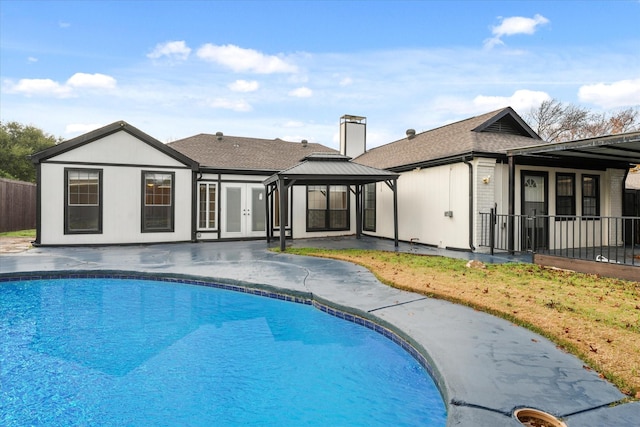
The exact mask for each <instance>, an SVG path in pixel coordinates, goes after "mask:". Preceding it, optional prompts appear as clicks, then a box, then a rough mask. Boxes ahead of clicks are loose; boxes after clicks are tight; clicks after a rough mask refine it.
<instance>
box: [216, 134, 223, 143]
mask: <svg viewBox="0 0 640 427" xmlns="http://www.w3.org/2000/svg"><path fill="white" fill-rule="evenodd" d="M216 138H218V141H222V132H216Z"/></svg>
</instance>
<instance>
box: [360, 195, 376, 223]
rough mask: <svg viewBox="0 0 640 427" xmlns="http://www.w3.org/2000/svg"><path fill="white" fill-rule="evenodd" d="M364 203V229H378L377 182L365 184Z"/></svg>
mask: <svg viewBox="0 0 640 427" xmlns="http://www.w3.org/2000/svg"><path fill="white" fill-rule="evenodd" d="M363 193H364V194H363V203H362V205H363V206H362V207H363V209H362V229H363V230H365V231H376V184H375V183H371V184H365V186H364V191H363Z"/></svg>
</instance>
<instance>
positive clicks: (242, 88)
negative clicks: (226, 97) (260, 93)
mask: <svg viewBox="0 0 640 427" xmlns="http://www.w3.org/2000/svg"><path fill="white" fill-rule="evenodd" d="M259 87H260V84H259V83H258V82H257V81H255V80H251V81H247V80H236V81H235V82H233V83H231V84H229V89H231V90H232V91H234V92H254V91H256V90H258V88H259Z"/></svg>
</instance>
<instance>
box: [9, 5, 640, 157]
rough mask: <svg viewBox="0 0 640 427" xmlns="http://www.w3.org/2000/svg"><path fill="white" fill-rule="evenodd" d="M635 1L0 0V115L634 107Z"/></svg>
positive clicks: (423, 113) (311, 134)
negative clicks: (550, 103) (555, 103)
mask: <svg viewBox="0 0 640 427" xmlns="http://www.w3.org/2000/svg"><path fill="white" fill-rule="evenodd" d="M638 22H640V0H625V1H622V0H620V1H615V0H608V1H597V0H593V1H479V0H478V1H474V0H468V1H420V0H414V1H375V0H373V1H337V0H336V1H328V0H324V1H257V0H256V1H188V0H186V1H168V0H167V1H117V0H112V1H88V0H87V1H80V0H76V1H53V0H47V1H29V0H0V120H1V121H2V122H9V121H17V122H20V123H23V124H29V125H33V126H36V127H39V128H40V129H42V130H44V131H45V132H46V133H48V134H51V135H53V136H56V137H61V138H63V139H70V138H73V137H76V136H78V135H81V134H82V133H85V132H88V131H90V130H93V129H96V128H98V127H101V126H104V125H107V124H110V123H113V122H115V121H118V120H124V121H126V122H128V123H129V124H131V125H133V126H135V127H137V128H138V129H140V130H142V131H143V132H145V133H147V134H149V135H151V136H153V137H154V138H156V139H158V140H160V141H162V142H165V143H166V142H170V141H175V140H177V139H181V138H185V137H188V136H192V135H196V134H200V133H211V134H215V133H216V132H218V131H220V132H223V133H224V134H225V135H234V136H245V137H255V138H267V139H271V138H281V139H284V140H289V141H300V140H302V139H307V140H308V141H310V142H318V143H321V144H324V145H327V146H329V147H333V148H338V146H339V123H340V117H341V116H343V115H346V114H349V115H358V116H364V117H366V118H367V146H368V147H375V146H378V145H382V144H385V143H388V142H392V141H395V140H398V139H402V138H404V137H405V131H406V130H407V129H409V128H413V129H415V130H416V131H417V132H422V131H425V130H429V129H433V128H436V127H439V126H442V125H445V124H448V123H452V122H455V121H458V120H462V119H465V118H469V117H473V116H476V115H479V114H484V113H487V112H490V111H493V110H496V109H499V108H503V107H506V106H511V107H513V108H514V109H515V110H516V111H517V112H518V113H519V114H520V115H522V116H526V114H527V113H529V112H530V111H531V109H532V108H536V107H537V106H538V105H540V103H541V102H542V101H544V100H547V99H553V98H555V99H557V100H559V101H561V102H564V103H569V104H575V105H578V106H581V107H585V108H588V109H589V110H591V111H593V112H604V113H611V112H615V111H619V110H621V109H624V108H628V107H638V106H640V27H639V24H638Z"/></svg>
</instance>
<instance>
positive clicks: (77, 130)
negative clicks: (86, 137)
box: [64, 123, 103, 135]
mask: <svg viewBox="0 0 640 427" xmlns="http://www.w3.org/2000/svg"><path fill="white" fill-rule="evenodd" d="M102 126H103V125H101V124H97V123H70V124H68V125H67V126H65V128H64V133H65V134H67V135H77V134H82V133H87V132H91V131H92V130H96V129H98V128H100V127H102Z"/></svg>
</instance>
